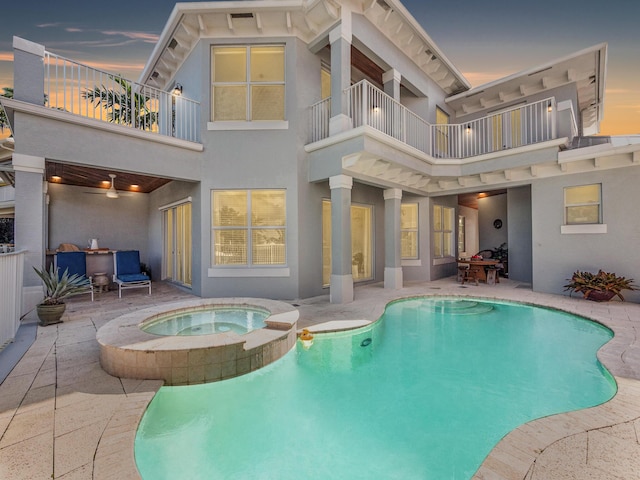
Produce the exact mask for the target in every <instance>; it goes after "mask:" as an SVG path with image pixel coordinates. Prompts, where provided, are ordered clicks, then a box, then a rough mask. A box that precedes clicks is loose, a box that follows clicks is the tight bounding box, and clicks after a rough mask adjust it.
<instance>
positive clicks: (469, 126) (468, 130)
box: [467, 123, 471, 133]
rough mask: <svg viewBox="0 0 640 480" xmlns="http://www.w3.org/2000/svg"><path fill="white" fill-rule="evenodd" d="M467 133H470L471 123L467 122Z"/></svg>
mask: <svg viewBox="0 0 640 480" xmlns="http://www.w3.org/2000/svg"><path fill="white" fill-rule="evenodd" d="M467 133H471V124H470V123H469V124H467Z"/></svg>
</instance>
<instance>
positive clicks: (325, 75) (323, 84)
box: [320, 66, 331, 100]
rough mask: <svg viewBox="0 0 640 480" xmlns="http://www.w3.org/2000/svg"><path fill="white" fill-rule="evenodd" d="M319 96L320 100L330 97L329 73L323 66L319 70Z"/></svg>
mask: <svg viewBox="0 0 640 480" xmlns="http://www.w3.org/2000/svg"><path fill="white" fill-rule="evenodd" d="M320 96H321V97H322V100H324V99H325V98H329V97H330V96H331V72H329V70H328V69H327V68H325V67H324V66H323V67H322V68H321V69H320Z"/></svg>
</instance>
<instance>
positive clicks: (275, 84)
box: [211, 45, 285, 122]
mask: <svg viewBox="0 0 640 480" xmlns="http://www.w3.org/2000/svg"><path fill="white" fill-rule="evenodd" d="M211 68H212V74H211V79H212V90H211V98H212V102H211V110H212V112H211V118H212V119H213V121H214V122H225V121H227V122H228V121H261V120H284V116H285V115H284V92H285V88H284V86H285V78H284V46H283V45H246V46H216V47H213V48H212V51H211Z"/></svg>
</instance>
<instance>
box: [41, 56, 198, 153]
mask: <svg viewBox="0 0 640 480" xmlns="http://www.w3.org/2000/svg"><path fill="white" fill-rule="evenodd" d="M44 93H45V98H44V105H45V106H46V107H49V108H52V109H56V110H61V111H65V112H69V113H73V114H74V115H78V116H81V117H86V118H91V119H94V120H99V121H103V122H109V123H112V124H115V125H121V126H124V127H127V128H131V129H136V130H139V131H145V132H151V133H156V134H159V135H165V136H168V137H173V138H176V139H180V140H185V141H188V142H200V128H199V120H200V104H199V103H198V102H195V101H193V100H190V99H188V98H185V97H183V96H181V95H177V94H173V93H171V92H166V91H164V90H159V89H157V88H153V87H150V86H148V85H142V84H139V83H136V82H133V81H131V80H127V79H125V78H122V77H121V76H119V75H114V74H112V73H107V72H104V71H101V70H98V69H95V68H92V67H89V66H87V65H83V64H81V63H78V62H75V61H72V60H69V59H66V58H63V57H60V56H58V55H55V54H52V53H49V52H46V51H45V54H44Z"/></svg>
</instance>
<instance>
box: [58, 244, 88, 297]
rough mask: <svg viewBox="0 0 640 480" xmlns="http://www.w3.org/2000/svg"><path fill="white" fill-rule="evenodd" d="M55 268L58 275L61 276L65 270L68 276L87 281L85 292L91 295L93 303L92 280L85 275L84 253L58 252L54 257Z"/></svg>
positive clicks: (85, 257) (85, 261)
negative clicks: (78, 277)
mask: <svg viewBox="0 0 640 480" xmlns="http://www.w3.org/2000/svg"><path fill="white" fill-rule="evenodd" d="M55 267H56V268H57V269H58V275H63V274H64V272H65V270H66V271H68V272H69V276H71V275H78V276H81V277H84V278H86V279H87V280H88V281H89V284H88V285H87V292H86V293H90V294H91V301H92V302H93V280H92V278H91V277H90V276H88V275H87V254H86V253H85V252H58V253H56V256H55Z"/></svg>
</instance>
